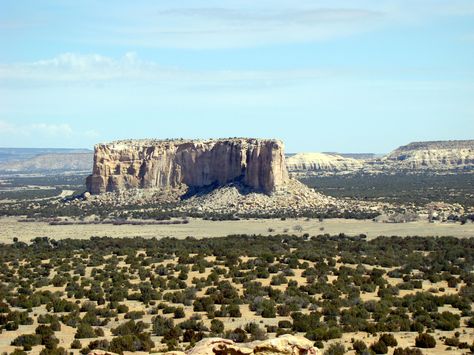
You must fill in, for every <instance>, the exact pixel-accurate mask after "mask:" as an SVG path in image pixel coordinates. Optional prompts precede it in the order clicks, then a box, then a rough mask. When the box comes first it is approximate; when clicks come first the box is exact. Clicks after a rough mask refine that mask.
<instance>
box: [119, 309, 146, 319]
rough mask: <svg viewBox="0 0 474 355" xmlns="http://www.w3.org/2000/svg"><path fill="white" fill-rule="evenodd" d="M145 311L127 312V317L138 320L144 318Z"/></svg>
mask: <svg viewBox="0 0 474 355" xmlns="http://www.w3.org/2000/svg"><path fill="white" fill-rule="evenodd" d="M144 315H145V312H143V311H132V312H128V313H126V314H125V317H124V318H125V319H132V320H137V319H141V318H143V316H144Z"/></svg>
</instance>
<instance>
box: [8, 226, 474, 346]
mask: <svg viewBox="0 0 474 355" xmlns="http://www.w3.org/2000/svg"><path fill="white" fill-rule="evenodd" d="M0 264H1V266H2V268H1V271H0V282H1V283H0V299H1V302H0V341H3V342H4V344H6V345H7V348H8V349H9V350H8V352H9V353H14V351H15V349H17V350H16V353H21V351H30V350H34V351H35V353H36V352H38V353H39V352H40V351H41V352H42V354H63V353H66V352H68V351H75V352H76V353H77V352H78V351H79V352H81V353H87V352H88V351H90V350H93V349H103V350H109V351H113V352H117V353H122V352H124V351H151V350H153V349H154V350H165V349H184V348H186V347H188V346H191V345H192V344H194V343H196V342H197V341H199V340H201V339H202V338H204V337H208V336H220V337H226V338H229V339H232V340H234V341H236V342H247V341H253V340H261V339H265V338H269V337H275V336H278V335H282V334H288V333H291V334H299V335H303V336H305V337H306V338H308V339H310V340H312V341H314V342H315V344H316V345H317V346H318V347H320V348H324V351H325V353H327V354H342V353H344V352H345V351H348V350H350V349H354V350H355V351H356V352H357V353H367V352H374V353H387V352H394V353H396V354H419V349H429V348H433V347H438V346H442V347H443V349H444V348H446V347H448V346H449V347H450V349H453V350H457V349H469V347H471V348H472V346H473V344H472V343H473V340H474V339H473V338H472V326H473V321H472V320H473V316H474V315H473V311H472V305H473V302H474V273H473V269H474V238H466V239H456V238H450V237H444V238H422V237H410V238H400V237H390V238H377V239H374V240H371V241H367V240H366V239H365V237H364V236H358V237H347V236H345V235H343V234H341V235H339V236H329V235H321V236H317V237H310V236H309V235H305V236H303V237H296V236H289V235H277V236H268V237H267V236H249V235H235V236H229V237H225V238H209V239H201V240H197V239H194V238H192V237H189V238H187V239H184V240H178V239H174V238H164V239H160V240H157V239H142V238H127V239H114V238H107V237H103V238H92V239H91V240H78V239H77V240H76V239H68V240H51V239H48V238H36V239H34V240H33V241H32V242H31V243H29V244H26V243H22V242H18V241H16V242H15V243H14V244H10V245H1V247H0ZM400 332H403V333H404V334H408V337H409V346H410V347H409V348H406V347H402V346H401V345H400V337H399V335H398V334H400ZM356 333H357V334H365V336H362V337H359V338H357V339H355V340H353V341H352V342H350V341H348V339H350V338H351V337H353V334H356ZM346 335H348V336H346ZM405 337H406V335H405ZM405 342H406V340H405ZM404 344H405V343H404ZM473 350H474V348H473Z"/></svg>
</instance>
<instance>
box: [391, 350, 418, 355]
mask: <svg viewBox="0 0 474 355" xmlns="http://www.w3.org/2000/svg"><path fill="white" fill-rule="evenodd" d="M393 355H423V353H422V352H421V350H420V349H417V348H396V349H395V350H394V351H393Z"/></svg>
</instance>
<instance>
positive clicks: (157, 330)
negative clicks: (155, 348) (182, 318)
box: [152, 316, 174, 336]
mask: <svg viewBox="0 0 474 355" xmlns="http://www.w3.org/2000/svg"><path fill="white" fill-rule="evenodd" d="M152 324H153V334H155V335H158V336H163V335H165V334H166V333H168V332H169V331H170V330H171V329H173V328H174V323H173V320H172V319H169V318H165V317H163V316H156V317H154V318H153V319H152Z"/></svg>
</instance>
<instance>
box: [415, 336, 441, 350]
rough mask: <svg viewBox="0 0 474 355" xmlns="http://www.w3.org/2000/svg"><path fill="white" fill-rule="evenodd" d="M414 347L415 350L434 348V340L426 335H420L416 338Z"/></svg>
mask: <svg viewBox="0 0 474 355" xmlns="http://www.w3.org/2000/svg"><path fill="white" fill-rule="evenodd" d="M415 345H416V347H417V348H434V347H435V346H436V340H435V338H433V337H432V336H431V335H429V334H428V333H422V334H419V335H418V336H417V337H416V339H415Z"/></svg>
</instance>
